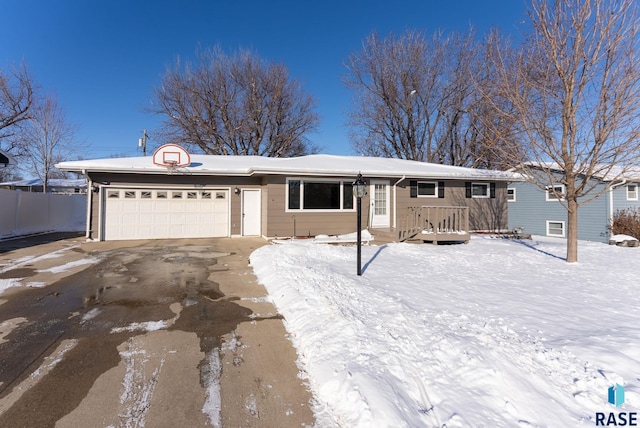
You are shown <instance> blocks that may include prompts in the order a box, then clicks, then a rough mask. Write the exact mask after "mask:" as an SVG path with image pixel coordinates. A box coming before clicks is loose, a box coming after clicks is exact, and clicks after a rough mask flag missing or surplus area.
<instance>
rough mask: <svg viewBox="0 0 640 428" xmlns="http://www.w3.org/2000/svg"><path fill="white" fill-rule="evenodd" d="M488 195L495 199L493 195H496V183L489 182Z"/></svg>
mask: <svg viewBox="0 0 640 428" xmlns="http://www.w3.org/2000/svg"><path fill="white" fill-rule="evenodd" d="M489 196H490V197H492V198H494V199H495V197H496V183H489Z"/></svg>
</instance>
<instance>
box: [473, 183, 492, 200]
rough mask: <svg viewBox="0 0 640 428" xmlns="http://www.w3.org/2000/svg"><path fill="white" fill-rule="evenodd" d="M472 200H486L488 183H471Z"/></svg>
mask: <svg viewBox="0 0 640 428" xmlns="http://www.w3.org/2000/svg"><path fill="white" fill-rule="evenodd" d="M471 197H472V198H488V197H489V183H471Z"/></svg>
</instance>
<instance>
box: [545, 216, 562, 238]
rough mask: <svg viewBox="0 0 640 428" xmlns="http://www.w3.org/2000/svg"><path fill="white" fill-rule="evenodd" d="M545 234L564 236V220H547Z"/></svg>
mask: <svg viewBox="0 0 640 428" xmlns="http://www.w3.org/2000/svg"><path fill="white" fill-rule="evenodd" d="M547 236H557V237H560V238H564V221H552V220H547Z"/></svg>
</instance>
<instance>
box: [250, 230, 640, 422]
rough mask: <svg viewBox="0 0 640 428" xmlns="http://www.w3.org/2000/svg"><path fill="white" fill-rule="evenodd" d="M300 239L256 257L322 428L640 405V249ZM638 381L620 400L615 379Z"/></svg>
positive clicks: (578, 416) (563, 416)
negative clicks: (610, 397)
mask: <svg viewBox="0 0 640 428" xmlns="http://www.w3.org/2000/svg"><path fill="white" fill-rule="evenodd" d="M565 250H566V247H565V241H564V240H555V239H550V238H539V237H534V240H531V241H519V242H518V241H508V240H500V239H492V238H488V237H487V238H484V237H478V236H474V237H473V239H472V240H471V243H470V244H468V245H451V246H434V245H416V244H388V245H383V246H373V245H372V246H365V247H363V253H362V254H363V258H362V264H363V269H364V272H363V275H362V276H361V277H358V276H357V275H356V259H355V257H356V248H355V246H331V245H320V244H313V243H310V242H301V241H293V242H288V243H284V244H279V245H270V246H265V247H262V248H260V249H258V250H256V251H255V252H254V253H253V254H252V255H251V264H252V266H253V267H254V270H255V272H256V275H257V276H258V279H259V281H260V282H261V283H263V284H264V285H265V286H266V288H267V290H268V291H269V294H270V296H271V299H272V300H273V302H274V304H275V305H276V306H277V307H278V309H279V311H280V313H282V315H284V317H285V323H286V326H287V329H288V331H289V332H290V334H291V340H292V341H293V343H294V345H295V346H296V348H297V349H298V353H299V355H300V368H301V370H302V371H303V372H304V373H305V375H306V376H308V379H309V384H310V387H311V389H312V392H313V393H314V396H315V399H316V403H314V411H315V413H316V417H317V421H318V426H320V427H332V426H341V427H392V426H393V427H401V426H406V427H418V426H425V427H431V426H446V427H470V426H473V427H482V426H485V427H515V426H550V427H570V426H595V414H596V412H606V413H607V414H608V412H611V411H615V412H616V413H617V412H624V411H626V412H637V411H638V408H639V407H640V304H639V302H640V299H639V297H638V296H639V295H640V286H639V281H638V272H639V267H640V248H620V247H616V246H609V245H605V244H599V243H591V242H581V243H580V246H579V258H580V262H579V263H577V264H567V263H566V262H565V261H564V260H563V258H564V256H565ZM615 383H619V384H620V385H623V386H624V387H625V395H626V402H625V404H623V405H622V407H619V408H618V409H616V408H615V407H614V406H613V405H611V404H609V403H607V390H608V388H609V387H610V386H612V385H614V384H615Z"/></svg>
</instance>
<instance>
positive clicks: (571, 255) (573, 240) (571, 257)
mask: <svg viewBox="0 0 640 428" xmlns="http://www.w3.org/2000/svg"><path fill="white" fill-rule="evenodd" d="M567 204H568V206H567V263H575V262H577V261H578V202H577V201H576V200H575V199H574V198H570V199H569V200H568V201H567Z"/></svg>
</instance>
